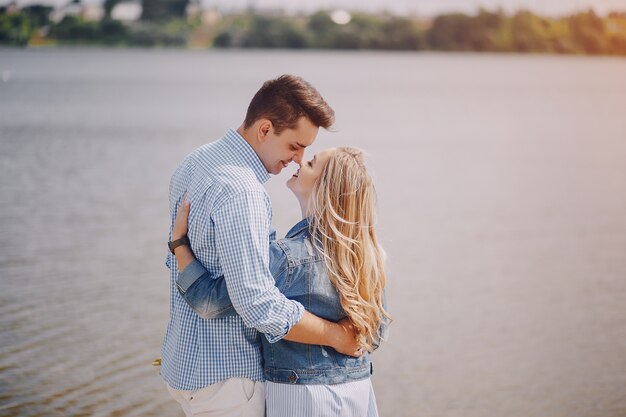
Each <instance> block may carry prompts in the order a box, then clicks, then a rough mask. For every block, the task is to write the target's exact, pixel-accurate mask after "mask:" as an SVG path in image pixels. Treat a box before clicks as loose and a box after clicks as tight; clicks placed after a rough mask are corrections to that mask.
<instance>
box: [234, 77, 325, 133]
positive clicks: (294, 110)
mask: <svg viewBox="0 0 626 417" xmlns="http://www.w3.org/2000/svg"><path fill="white" fill-rule="evenodd" d="M302 116H304V117H307V118H308V119H309V120H310V121H311V123H313V124H314V125H315V126H318V127H323V128H324V129H328V128H329V127H330V126H332V125H333V123H334V122H335V111H334V110H333V109H332V108H331V107H330V106H329V105H328V103H326V101H325V100H324V98H322V96H321V94H320V93H319V92H318V91H317V90H316V89H315V87H313V86H312V85H311V84H309V83H308V82H306V81H305V80H304V79H302V78H300V77H298V76H295V75H281V76H280V77H278V78H276V79H274V80H269V81H266V82H265V83H263V86H262V87H261V88H260V89H259V91H257V93H256V94H255V95H254V97H252V101H251V102H250V105H249V106H248V111H247V113H246V119H245V120H244V122H243V125H244V128H249V127H250V126H252V124H253V123H254V122H256V121H257V120H259V119H269V120H270V121H271V122H272V124H273V126H274V132H275V133H276V134H277V135H280V133H281V132H282V131H283V130H285V129H294V128H295V127H296V125H297V123H298V120H299V119H300V118H301V117H302Z"/></svg>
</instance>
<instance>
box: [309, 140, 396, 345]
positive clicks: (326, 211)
mask: <svg viewBox="0 0 626 417" xmlns="http://www.w3.org/2000/svg"><path fill="white" fill-rule="evenodd" d="M375 203H376V191H375V189H374V184H373V182H372V179H371V177H370V176H369V174H368V173H367V170H366V169H365V162H364V158H363V152H362V151H360V150H358V149H354V148H347V147H342V148H336V149H335V150H334V151H333V153H332V154H331V156H330V157H329V159H328V161H327V163H326V166H325V167H324V168H323V169H322V172H321V174H320V176H319V178H318V179H317V180H316V182H315V184H314V186H313V191H312V193H311V204H310V205H309V207H310V208H311V211H310V213H311V221H310V224H311V226H310V227H311V236H314V237H315V238H314V239H313V241H314V242H315V245H316V246H317V247H318V249H319V250H320V252H321V253H322V255H323V256H324V260H325V262H326V267H327V269H328V274H329V277H330V280H331V282H332V284H333V285H334V287H335V288H336V289H337V292H338V293H339V298H340V301H341V306H342V307H343V310H344V311H345V313H346V315H347V316H348V317H349V318H350V320H351V321H352V324H353V326H354V327H355V329H356V331H357V335H358V338H359V339H358V343H359V345H360V347H362V348H363V349H365V350H367V351H372V350H373V349H374V347H375V346H378V345H379V344H380V342H381V340H380V339H381V335H380V332H379V327H380V325H381V323H383V321H387V320H390V319H391V316H390V315H389V314H388V313H387V312H386V311H385V309H384V308H383V297H384V294H383V292H384V288H385V266H384V263H385V252H384V251H383V249H382V247H381V246H380V245H379V244H378V240H377V239H376V233H375V232H374V224H375V221H376V219H375V213H374V206H375Z"/></svg>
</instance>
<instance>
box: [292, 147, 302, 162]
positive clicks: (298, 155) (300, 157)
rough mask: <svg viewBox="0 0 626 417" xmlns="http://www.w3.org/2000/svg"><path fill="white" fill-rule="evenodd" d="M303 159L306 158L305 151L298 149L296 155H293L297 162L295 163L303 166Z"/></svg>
mask: <svg viewBox="0 0 626 417" xmlns="http://www.w3.org/2000/svg"><path fill="white" fill-rule="evenodd" d="M302 158H304V149H298V150H297V151H296V152H295V153H294V154H293V160H294V161H295V163H297V164H298V165H302Z"/></svg>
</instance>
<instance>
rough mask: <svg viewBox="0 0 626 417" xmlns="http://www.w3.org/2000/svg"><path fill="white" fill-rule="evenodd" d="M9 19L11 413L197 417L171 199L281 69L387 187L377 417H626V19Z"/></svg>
mask: <svg viewBox="0 0 626 417" xmlns="http://www.w3.org/2000/svg"><path fill="white" fill-rule="evenodd" d="M0 5H1V6H0V43H1V44H3V45H4V46H3V47H0V230H1V231H2V232H1V233H2V239H0V282H1V284H2V287H3V290H2V291H0V416H1V417H13V416H29V417H49V416H51V417H55V416H72V417H78V416H102V417H105V416H107V417H121V416H123V417H126V416H128V417H130V416H144V417H151V416H155V417H156V416H165V415H169V416H182V411H181V410H180V409H179V407H178V405H177V404H176V403H175V402H174V401H173V400H171V399H170V397H169V394H168V393H167V391H166V390H165V387H164V385H163V383H162V381H161V379H160V377H159V375H158V372H159V371H158V368H156V367H153V366H152V365H151V362H152V360H153V359H154V358H156V357H158V356H160V347H161V341H162V337H163V334H164V331H165V328H166V324H167V318H168V308H169V307H168V297H169V293H168V291H169V284H168V280H169V275H168V271H167V269H166V267H165V265H164V260H165V255H166V253H167V252H166V251H167V248H166V241H167V237H168V236H167V234H168V229H169V214H168V203H167V192H168V185H169V178H170V175H171V174H172V172H173V170H174V169H175V167H176V165H177V164H178V163H179V162H180V160H181V159H182V158H183V157H184V156H185V155H187V154H188V153H189V152H191V151H193V150H194V149H195V148H196V147H198V146H201V145H203V144H204V143H207V142H210V141H213V140H215V139H217V138H219V137H221V136H222V135H223V134H224V132H225V131H226V130H227V129H228V128H236V127H238V126H239V124H240V123H241V121H242V120H243V118H244V115H245V110H246V107H247V105H248V103H249V100H250V98H251V97H252V96H253V94H254V93H255V92H256V90H257V89H258V88H259V87H260V85H261V84H262V82H263V81H265V80H267V79H270V78H274V77H276V76H278V75H280V74H283V73H293V74H298V75H301V76H303V77H304V78H305V79H307V80H308V81H310V82H311V83H312V84H314V85H315V86H316V87H317V88H318V89H319V91H320V92H321V93H322V94H323V95H324V97H325V98H326V99H327V101H328V102H329V103H330V104H331V106H333V108H334V109H335V111H336V113H337V123H336V125H335V127H334V129H333V130H332V131H330V132H328V131H322V132H320V134H319V136H318V139H317V141H316V142H315V144H314V146H313V147H312V149H310V150H309V151H307V154H308V155H307V156H308V157H312V155H313V154H314V153H315V152H317V151H319V150H321V149H324V148H327V147H331V146H337V145H350V146H356V147H359V148H362V149H364V150H365V151H366V153H367V159H368V167H369V169H370V170H371V172H372V175H373V176H374V179H375V183H376V185H377V189H378V196H379V202H378V214H379V216H378V233H379V235H380V238H381V241H382V243H383V245H384V246H385V249H386V250H387V252H388V269H389V282H388V297H389V306H390V310H391V313H392V314H393V315H394V317H395V322H394V323H393V325H392V328H391V335H390V338H389V341H388V342H387V343H386V344H385V345H383V347H381V349H380V350H379V351H377V352H376V353H375V354H374V375H373V377H372V379H373V383H374V386H375V390H376V395H377V399H378V406H379V411H380V414H381V416H398V417H403V416H407V417H408V416H429V417H439V416H440V417H457V416H459V417H461V416H462V417H493V416H507V417H517V416H519V417H528V416H541V417H596V416H597V417H625V416H626V303H625V302H624V301H625V300H626V215H625V213H626V116H625V112H624V110H625V109H626V59H625V58H624V55H626V14H625V12H626V2H624V1H623V0H614V1H594V2H591V1H584V0H580V1H574V0H572V1H568V0H552V1H548V0H546V1H543V2H535V1H531V0H515V1H514V0H511V1H506V0H500V1H497V0H491V1H487V0H485V1H483V2H482V3H481V2H461V1H457V0H438V1H432V0H420V1H418V0H414V1H408V0H405V1H400V0H397V1H393V2H383V1H382V0H381V1H379V2H375V1H371V2H368V3H362V2H357V1H347V0H346V1H343V2H341V1H336V2H330V1H323V0H319V1H313V0H310V1H306V2H290V1H288V0H282V1H281V0H273V1H269V0H268V1H265V2H263V1H254V2H252V1H247V2H244V1H239V2H236V1H231V2H226V1H204V2H201V3H194V2H191V1H185V0H144V2H143V3H140V2H127V1H115V0H106V1H105V2H104V3H102V4H101V3H99V2H97V1H91V2H90V1H87V0H85V1H83V2H80V1H74V2H71V3H66V2H64V1H58V2H47V3H39V2H38V3H29V2H26V1H20V2H17V3H15V2H10V3H6V2H5V3H0ZM296 168H297V167H296V166H295V165H293V166H290V167H288V168H286V169H285V170H284V172H283V173H282V174H281V175H278V176H276V177H273V178H272V179H271V180H270V181H269V182H268V184H267V188H268V191H269V193H270V195H271V197H272V202H273V208H274V227H275V228H276V229H277V231H278V235H279V236H280V235H284V234H285V233H286V232H287V230H288V229H289V228H290V227H291V225H293V224H294V223H295V222H297V221H298V220H299V216H300V211H299V208H298V206H297V203H296V200H295V198H294V197H293V196H292V195H291V194H290V192H289V191H288V190H287V189H286V187H285V185H284V184H285V182H286V181H287V179H288V178H289V177H290V176H291V175H292V174H293V173H294V172H295V170H296Z"/></svg>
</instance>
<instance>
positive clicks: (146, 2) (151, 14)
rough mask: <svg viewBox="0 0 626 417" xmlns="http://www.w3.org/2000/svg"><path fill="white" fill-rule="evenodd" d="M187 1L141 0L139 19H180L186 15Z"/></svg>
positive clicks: (160, 20) (157, 20)
mask: <svg viewBox="0 0 626 417" xmlns="http://www.w3.org/2000/svg"><path fill="white" fill-rule="evenodd" d="M112 1H114V0H112ZM188 3H189V0H143V10H142V13H141V19H142V20H149V21H156V22H162V21H165V20H170V19H182V18H184V17H186V10H187V4H188Z"/></svg>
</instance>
